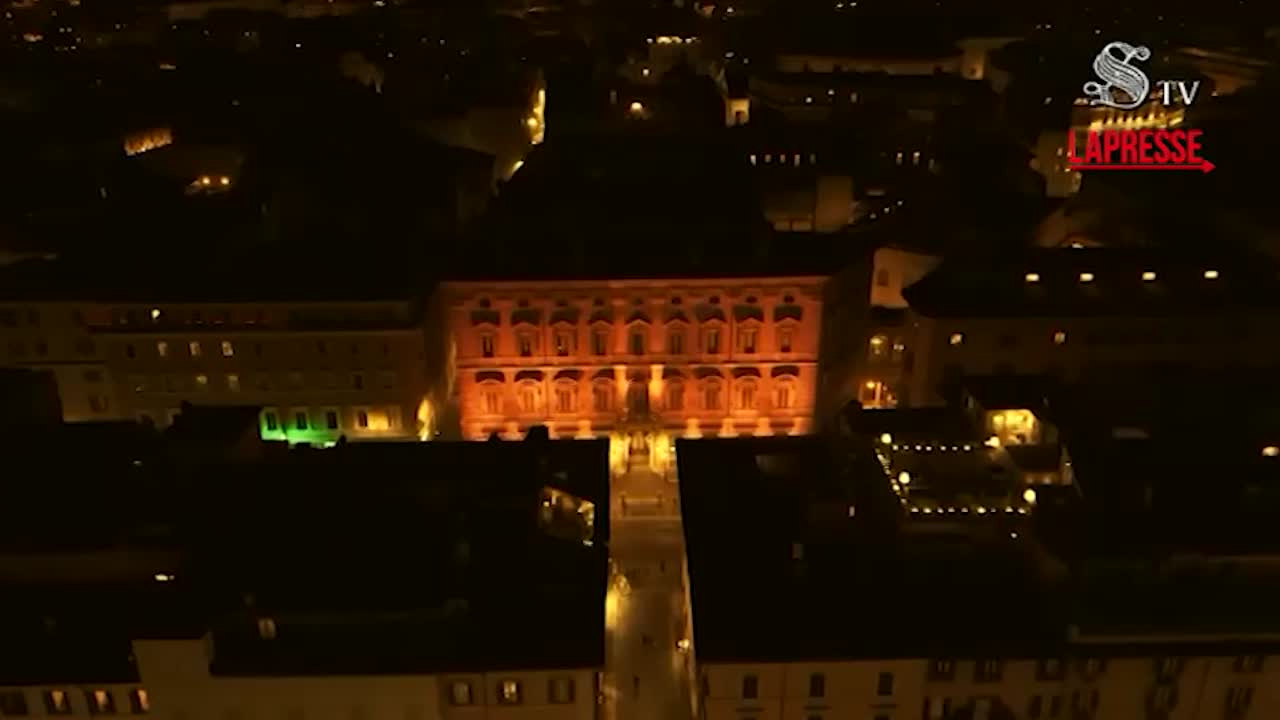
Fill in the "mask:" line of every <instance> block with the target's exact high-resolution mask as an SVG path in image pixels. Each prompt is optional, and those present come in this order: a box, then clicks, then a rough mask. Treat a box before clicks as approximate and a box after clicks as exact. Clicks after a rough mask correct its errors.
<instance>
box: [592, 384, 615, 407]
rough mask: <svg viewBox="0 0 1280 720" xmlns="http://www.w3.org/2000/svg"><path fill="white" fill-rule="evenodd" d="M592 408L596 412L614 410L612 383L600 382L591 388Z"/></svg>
mask: <svg viewBox="0 0 1280 720" xmlns="http://www.w3.org/2000/svg"><path fill="white" fill-rule="evenodd" d="M591 407H592V408H594V409H595V411H596V412H609V411H610V410H613V385H612V384H611V383H608V382H599V383H596V384H595V385H594V386H593V387H592V388H591Z"/></svg>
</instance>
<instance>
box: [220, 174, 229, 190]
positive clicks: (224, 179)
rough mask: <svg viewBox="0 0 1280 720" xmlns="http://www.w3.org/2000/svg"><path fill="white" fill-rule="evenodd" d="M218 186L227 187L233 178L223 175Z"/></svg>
mask: <svg viewBox="0 0 1280 720" xmlns="http://www.w3.org/2000/svg"><path fill="white" fill-rule="evenodd" d="M218 184H219V185H221V186H222V187H226V186H228V185H230V184H231V178H229V177H227V176H226V175H223V176H222V177H220V178H218Z"/></svg>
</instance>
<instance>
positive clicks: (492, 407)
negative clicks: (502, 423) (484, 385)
mask: <svg viewBox="0 0 1280 720" xmlns="http://www.w3.org/2000/svg"><path fill="white" fill-rule="evenodd" d="M501 409H502V396H501V395H499V394H498V391H497V390H494V389H489V390H485V391H484V411H485V412H486V413H488V414H490V415H497V414H498V413H499V412H500V411H501Z"/></svg>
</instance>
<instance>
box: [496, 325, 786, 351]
mask: <svg viewBox="0 0 1280 720" xmlns="http://www.w3.org/2000/svg"><path fill="white" fill-rule="evenodd" d="M759 337H760V335H759V330H758V329H757V328H751V327H745V328H739V329H738V342H737V352H739V353H743V354H746V355H753V354H755V353H756V352H758V351H759V349H760V342H759ZM794 338H795V329H794V328H793V327H791V326H783V327H779V328H778V329H777V348H778V350H777V351H778V352H780V353H789V352H791V351H792V344H793V341H794ZM685 339H686V335H685V332H684V331H683V330H672V331H671V332H669V333H668V334H667V342H666V345H665V346H664V348H663V351H662V352H661V353H660V354H666V355H683V354H684V353H686V352H688V350H687V349H686V343H685ZM701 340H702V343H701V345H700V348H699V349H700V351H701V352H702V353H703V354H705V355H717V354H719V353H720V352H721V349H722V346H721V331H720V329H719V328H708V329H706V330H704V331H703V332H702V335H701ZM551 343H552V352H553V353H554V354H555V355H556V356H557V357H570V356H572V355H575V354H576V353H577V351H578V333H577V331H575V330H560V331H557V332H555V333H554V334H553V335H552V338H551ZM590 343H591V354H592V355H596V356H603V355H608V354H610V348H611V347H612V331H611V330H604V329H600V330H593V331H592V332H591V337H590ZM496 346H497V343H496V336H495V335H494V334H493V333H481V335H480V355H481V356H483V357H487V358H491V357H494V356H495V354H496V352H497V349H496ZM650 350H651V348H650V346H649V332H648V330H643V329H635V330H632V331H631V333H630V334H629V335H628V336H627V352H628V353H629V354H631V355H645V354H648V353H649V352H650ZM516 352H517V353H518V354H519V355H520V357H533V356H534V355H535V354H536V353H537V352H538V334H537V333H534V332H518V333H516Z"/></svg>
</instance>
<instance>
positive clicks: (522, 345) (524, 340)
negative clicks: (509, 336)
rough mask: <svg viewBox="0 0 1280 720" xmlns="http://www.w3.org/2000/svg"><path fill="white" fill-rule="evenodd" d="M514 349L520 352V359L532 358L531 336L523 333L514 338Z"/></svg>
mask: <svg viewBox="0 0 1280 720" xmlns="http://www.w3.org/2000/svg"><path fill="white" fill-rule="evenodd" d="M516 347H517V348H519V350H520V357H533V334H532V333H527V332H523V333H520V334H519V335H518V336H516Z"/></svg>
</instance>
